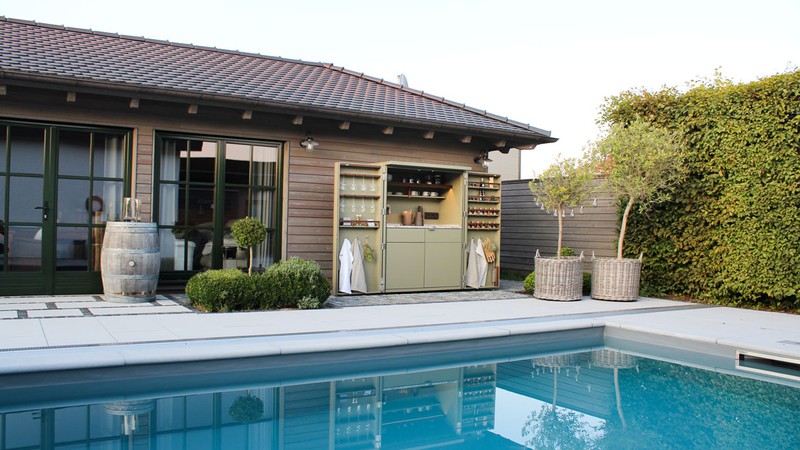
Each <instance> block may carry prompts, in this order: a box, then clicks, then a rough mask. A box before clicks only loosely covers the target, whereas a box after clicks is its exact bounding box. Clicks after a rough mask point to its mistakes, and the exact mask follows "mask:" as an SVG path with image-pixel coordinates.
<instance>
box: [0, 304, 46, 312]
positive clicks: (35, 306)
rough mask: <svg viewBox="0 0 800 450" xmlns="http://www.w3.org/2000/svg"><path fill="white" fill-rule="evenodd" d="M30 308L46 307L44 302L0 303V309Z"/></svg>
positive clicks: (16, 309)
mask: <svg viewBox="0 0 800 450" xmlns="http://www.w3.org/2000/svg"><path fill="white" fill-rule="evenodd" d="M20 309H21V310H32V309H47V305H46V304H44V303H6V304H3V305H0V311H18V310H20Z"/></svg>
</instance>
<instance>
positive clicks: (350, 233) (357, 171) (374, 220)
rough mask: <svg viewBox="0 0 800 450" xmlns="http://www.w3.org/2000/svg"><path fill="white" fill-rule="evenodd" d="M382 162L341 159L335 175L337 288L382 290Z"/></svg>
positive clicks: (356, 291) (353, 291) (339, 291)
mask: <svg viewBox="0 0 800 450" xmlns="http://www.w3.org/2000/svg"><path fill="white" fill-rule="evenodd" d="M381 169H382V166H380V165H373V164H357V163H346V162H338V163H336V167H335V176H334V196H333V197H334V210H333V237H334V239H333V240H334V246H333V292H334V293H335V295H343V294H359V293H364V294H372V293H377V292H381V267H382V263H383V259H382V258H383V252H382V250H381V230H382V228H381V224H382V223H381V222H382V220H383V218H382V211H383V208H384V203H385V201H384V199H385V195H386V192H385V191H386V187H385V183H384V182H383V179H382V178H383V177H382V170H381Z"/></svg>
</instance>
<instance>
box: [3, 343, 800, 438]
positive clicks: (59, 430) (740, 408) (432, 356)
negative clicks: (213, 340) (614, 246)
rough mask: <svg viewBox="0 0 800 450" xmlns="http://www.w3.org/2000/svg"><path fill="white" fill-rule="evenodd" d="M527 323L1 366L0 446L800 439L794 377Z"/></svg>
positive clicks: (799, 396)
mask: <svg viewBox="0 0 800 450" xmlns="http://www.w3.org/2000/svg"><path fill="white" fill-rule="evenodd" d="M529 339H530V340H526V338H518V339H516V340H508V339H496V340H484V341H476V342H470V343H457V344H456V343H452V344H439V345H425V346H418V347H417V348H408V349H402V350H399V351H398V352H388V351H386V350H368V351H362V352H347V353H346V354H343V353H341V352H329V353H319V354H311V355H309V354H306V355H295V356H291V357H281V358H251V359H243V360H227V361H217V362H207V363H189V364H172V365H153V366H142V367H129V368H120V369H97V370H84V371H70V372H67V373H59V374H35V375H34V374H26V375H21V376H7V377H2V378H0V437H1V439H0V449H2V450H12V449H14V450H18V449H32V448H54V449H105V448H108V449H111V448H114V449H118V448H129V449H133V448H152V449H155V448H158V449H191V450H194V449H228V448H230V449H248V448H249V449H265V448H276V449H279V448H280V449H283V448H309V449H320V448H347V449H367V448H384V449H395V448H398V449H399V448H402V449H406V448H487V449H503V448H508V449H511V448H524V447H530V448H542V447H551V448H553V447H557V448H601V449H606V448H608V449H611V448H759V449H762V448H800V433H798V431H797V430H798V429H800V387H798V382H797V381H793V380H789V379H784V378H781V377H777V376H775V377H773V376H769V375H764V374H760V373H753V372H741V373H737V374H734V371H735V368H734V366H735V364H733V363H731V364H730V365H727V364H722V365H719V364H717V362H718V361H716V360H715V357H713V356H711V355H708V354H698V353H692V352H677V351H674V349H673V350H670V352H669V355H666V354H665V353H664V351H663V350H658V349H655V351H654V352H653V354H652V355H645V354H644V353H642V351H641V349H637V350H636V351H628V352H620V351H618V349H612V348H607V347H603V346H601V345H597V340H596V339H595V338H594V337H593V336H589V335H583V336H581V335H580V334H577V335H576V334H563V335H555V336H554V337H553V339H547V340H542V338H541V337H538V338H536V339H534V338H529ZM565 348H569V349H571V350H573V351H571V352H568V353H564V352H563V350H564V349H565ZM412 362H413V365H412ZM679 362H683V363H684V364H679ZM722 366H724V367H722ZM720 367H722V368H720Z"/></svg>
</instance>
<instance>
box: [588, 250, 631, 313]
mask: <svg viewBox="0 0 800 450" xmlns="http://www.w3.org/2000/svg"><path fill="white" fill-rule="evenodd" d="M592 262H593V264H592V298H594V299H598V300H611V301H616V302H633V301H636V300H638V299H639V280H640V278H641V275H642V256H641V255H639V258H638V259H633V258H623V259H617V258H595V257H594V256H592Z"/></svg>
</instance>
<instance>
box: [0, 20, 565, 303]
mask: <svg viewBox="0 0 800 450" xmlns="http://www.w3.org/2000/svg"><path fill="white" fill-rule="evenodd" d="M306 139H311V140H313V142H314V143H316V144H318V145H317V146H316V148H313V146H311V148H312V151H308V150H307V149H306V148H304V147H303V146H301V141H304V140H306ZM555 140H556V139H555V138H553V137H551V136H550V133H549V132H547V131H544V130H541V129H538V128H535V127H532V126H529V125H525V124H522V123H518V122H515V121H512V120H509V119H506V118H503V117H500V116H496V115H493V114H490V113H487V112H485V111H480V110H477V109H474V108H470V107H468V106H465V105H463V104H459V103H455V102H452V101H449V100H446V99H444V98H441V97H436V96H433V95H430V94H427V93H424V92H421V91H417V90H414V89H409V88H408V87H405V86H401V85H399V84H395V83H391V82H387V81H384V80H380V79H377V78H373V77H370V76H368V75H364V74H361V73H357V72H353V71H350V70H346V69H344V68H342V67H337V66H334V65H331V64H323V63H309V62H304V61H299V60H290V59H284V58H274V57H268V56H263V55H258V54H251V53H242V52H234V51H227V50H219V49H215V48H206V47H197V46H193V45H185V44H176V43H171V42H164V41H158V40H151V39H146V38H139V37H129V36H120V35H117V34H111V33H102V32H96V31H91V30H85V29H74V28H68V27H63V26H53V25H46V24H39V23H35V22H29V21H21V20H14V19H8V18H0V144H1V145H0V231H2V235H0V244H2V246H1V247H0V249H2V250H3V251H2V255H0V295H10V294H52V293H59V294H64V293H87V292H101V291H102V288H101V284H100V277H99V254H100V247H101V244H102V238H103V231H104V225H105V223H106V221H112V220H121V219H122V202H123V199H124V198H127V197H134V198H136V199H138V200H139V201H140V204H141V208H140V211H141V220H143V221H153V222H156V223H157V224H158V227H159V233H160V244H161V245H160V249H161V274H160V285H161V286H168V285H170V284H172V283H174V284H180V283H183V282H185V281H186V280H187V279H188V277H189V276H190V275H191V274H192V273H194V272H196V271H198V270H204V269H208V268H222V267H237V266H239V265H241V262H242V260H243V258H242V257H241V255H240V254H239V253H240V252H239V251H237V249H236V246H235V244H234V242H233V240H232V239H231V238H230V236H229V235H228V234H227V230H228V227H229V225H230V223H231V222H232V221H233V220H235V219H237V218H240V217H244V216H254V217H257V218H259V219H260V220H262V221H263V222H264V223H265V224H267V226H268V229H269V234H268V239H267V241H266V242H265V243H264V244H263V245H262V246H261V247H260V248H258V249H256V257H255V260H256V262H257V264H261V265H263V266H266V265H269V264H271V263H272V262H274V261H277V260H280V259H284V258H287V257H292V256H298V257H302V258H306V259H312V260H315V261H317V262H318V263H319V264H320V266H321V267H322V268H323V270H324V271H326V273H327V274H328V275H330V273H331V269H332V267H333V265H332V246H333V243H332V236H333V231H332V220H333V219H332V218H333V212H332V208H333V206H332V204H333V186H334V175H333V174H334V165H335V163H336V162H338V161H351V162H356V163H371V162H376V161H389V160H392V161H407V162H426V163H432V164H451V165H458V166H468V167H472V168H474V170H476V171H482V170H485V169H483V167H482V165H481V164H480V162H481V155H483V156H486V155H488V154H489V152H494V151H500V152H508V151H509V150H510V149H512V148H516V149H530V148H533V147H535V146H536V145H539V144H543V143H549V142H554V141H555Z"/></svg>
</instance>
